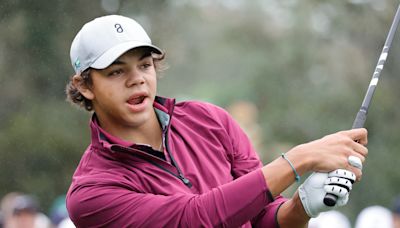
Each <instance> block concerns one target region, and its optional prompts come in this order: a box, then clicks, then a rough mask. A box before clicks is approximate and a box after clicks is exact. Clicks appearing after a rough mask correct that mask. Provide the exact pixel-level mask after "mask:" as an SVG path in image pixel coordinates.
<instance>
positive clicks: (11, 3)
mask: <svg viewBox="0 0 400 228" xmlns="http://www.w3.org/2000/svg"><path fill="white" fill-rule="evenodd" d="M397 4H398V1H394V0H380V1H374V0H345V1H324V0H318V1H317V0H303V1H300V0H288V1H278V0H253V1H245V0H236V1H230V0H215V1H211V0H205V1H188V0H175V1H172V0H171V1H167V0H164V1H159V0H157V1H155V0H147V1H139V0H135V1H133V0H131V1H127V0H125V1H124V0H120V1H117V0H96V1H84V0H70V1H62V0H56V1H44V0H25V1H22V0H1V1H0V28H1V32H0V97H1V99H0V173H1V176H0V196H2V195H4V194H6V193H7V192H11V191H22V192H26V193H32V194H35V195H37V196H38V197H39V199H40V201H41V204H42V207H43V209H44V210H47V209H48V207H49V206H50V204H51V203H52V201H53V200H54V199H55V198H56V196H58V195H60V194H64V193H65V192H66V191H67V189H68V186H69V183H70V180H71V176H72V174H73V172H74V169H75V167H76V165H77V163H78V162H79V159H80V157H81V154H82V153H83V151H84V149H85V148H86V146H87V145H88V142H89V130H88V120H89V117H90V114H89V113H87V112H85V111H83V110H79V109H78V108H75V107H74V106H72V105H70V104H69V103H67V102H66V101H65V93H64V89H65V85H66V83H67V82H68V80H69V77H70V76H71V75H72V74H73V69H72V67H71V64H70V60H69V47H70V44H71V42H72V39H73V38H74V36H75V34H76V33H77V32H78V30H79V29H80V28H81V26H82V25H83V24H84V23H86V22H87V21H89V20H91V19H93V18H94V17H97V16H101V15H106V14H122V15H125V16H129V17H132V18H134V19H136V20H137V21H138V22H139V23H141V24H142V25H143V27H144V28H145V29H146V30H147V31H148V33H149V35H150V37H152V40H153V43H155V44H156V45H157V46H159V47H161V48H162V49H164V50H165V51H166V53H167V63H168V65H169V69H168V70H166V71H165V72H163V73H162V78H161V79H160V80H159V95H162V96H169V97H176V98H177V99H178V100H186V99H196V100H203V101H209V102H213V103H215V104H217V105H220V106H222V107H225V108H227V109H228V110H235V111H232V112H235V118H242V119H243V118H244V119H245V120H243V121H242V120H238V121H239V122H241V123H243V124H247V125H246V126H244V128H245V129H246V130H247V131H248V132H249V135H251V137H252V138H254V141H255V144H257V148H258V150H259V153H260V156H261V157H262V159H263V161H264V162H265V163H267V162H269V161H271V160H273V159H275V158H276V157H278V156H279V154H280V153H281V152H284V151H286V150H288V149H290V148H291V147H292V146H294V145H297V144H300V143H304V142H307V141H310V140H314V139H318V138H320V137H321V136H323V135H326V134H329V133H333V132H335V131H339V130H344V129H349V128H350V127H351V125H352V122H353V119H354V117H355V115H356V113H357V111H358V109H359V107H360V105H361V102H362V99H363V97H364V94H365V92H366V89H367V87H368V84H369V81H370V79H371V76H372V73H373V70H374V68H375V65H376V62H377V59H378V57H379V54H380V52H381V50H382V46H383V44H384V41H385V38H386V35H387V32H388V30H389V27H390V25H391V22H392V19H393V16H394V13H395V11H396V8H397ZM399 33H400V32H399ZM399 60H400V34H397V36H396V37H395V39H394V41H393V45H392V48H391V50H390V53H389V57H388V60H387V62H386V65H385V69H384V70H383V73H382V77H381V80H380V83H379V86H378V88H377V90H376V93H375V96H374V99H373V102H372V105H371V108H370V112H369V116H368V120H367V122H366V127H367V128H368V130H369V145H368V147H369V151H370V153H369V157H368V159H367V161H366V163H365V164H364V170H363V180H362V181H361V182H360V183H358V184H357V185H355V186H354V189H353V191H352V194H351V198H350V202H349V204H348V206H347V207H345V208H343V209H341V211H342V212H344V213H345V214H346V215H348V216H349V217H350V218H351V219H352V220H354V218H355V216H356V215H357V213H359V212H360V210H361V209H362V208H364V207H366V206H369V205H374V204H380V205H383V206H386V207H390V206H391V202H392V200H393V198H394V197H395V196H396V195H397V194H398V193H399V180H400V172H398V170H397V167H398V166H399V165H398V164H399V153H400V151H399V149H398V148H399V147H400V134H399V133H400V131H399V127H400V105H398V103H399V102H398V100H399V98H400V89H399V83H400V75H398V73H397V72H399V70H400V64H398V63H397V62H398V61H399ZM237 102H242V103H243V102H245V103H246V104H250V106H239V107H242V108H239V114H237V110H238V108H236V109H231V108H232V107H237V106H234V105H235V104H237ZM243 107H252V108H253V109H251V110H253V111H254V112H255V113H254V112H252V113H248V114H244V117H243V116H242V117H240V111H248V110H249V108H243ZM246 117H251V118H250V120H248V119H249V118H247V120H246ZM246 121H247V122H250V123H247V122H246ZM248 126H249V127H248ZM304 179H305V178H303V180H304ZM297 186H298V185H296V184H294V185H293V186H292V188H290V189H289V190H288V191H286V192H285V195H286V196H290V195H291V194H292V192H293V191H294V190H295V188H296V187H297Z"/></svg>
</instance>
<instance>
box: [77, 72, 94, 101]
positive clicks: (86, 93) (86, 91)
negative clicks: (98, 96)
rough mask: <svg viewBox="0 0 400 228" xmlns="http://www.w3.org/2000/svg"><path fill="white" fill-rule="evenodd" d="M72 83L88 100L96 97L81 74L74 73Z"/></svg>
mask: <svg viewBox="0 0 400 228" xmlns="http://www.w3.org/2000/svg"><path fill="white" fill-rule="evenodd" d="M72 84H73V85H74V86H75V88H77V89H78V91H79V92H80V93H81V94H82V95H83V96H84V97H85V98H86V99H88V100H93V99H94V93H93V92H92V91H91V90H90V87H89V86H88V85H86V84H85V82H84V81H83V78H82V76H81V75H78V74H76V75H74V76H73V77H72Z"/></svg>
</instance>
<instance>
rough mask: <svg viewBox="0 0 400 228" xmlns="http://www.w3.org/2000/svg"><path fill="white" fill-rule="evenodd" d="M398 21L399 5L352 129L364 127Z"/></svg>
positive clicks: (329, 201) (331, 198) (329, 200)
mask: <svg viewBox="0 0 400 228" xmlns="http://www.w3.org/2000/svg"><path fill="white" fill-rule="evenodd" d="M399 19H400V5H399V6H398V7H397V12H396V14H395V16H394V19H393V22H392V26H391V27H390V30H389V33H388V35H387V37H386V41H385V44H384V46H383V49H382V52H381V55H380V57H379V60H378V63H377V65H376V67H375V71H374V73H373V75H372V79H371V82H370V83H369V86H368V90H367V93H366V94H365V97H364V100H363V102H362V104H361V108H360V110H359V111H358V113H357V116H356V118H355V120H354V122H353V126H352V129H356V128H362V127H363V126H364V123H365V120H366V119H367V113H368V108H369V105H370V103H371V99H372V96H373V95H374V92H375V88H376V85H377V84H378V81H379V76H380V74H381V72H382V69H383V66H384V64H385V61H386V58H387V55H388V52H389V49H390V46H391V44H392V41H393V37H394V34H395V33H396V29H397V25H398V23H399ZM336 200H337V196H336V195H333V194H329V193H327V194H326V195H325V198H324V204H325V205H326V206H330V207H333V206H335V204H336Z"/></svg>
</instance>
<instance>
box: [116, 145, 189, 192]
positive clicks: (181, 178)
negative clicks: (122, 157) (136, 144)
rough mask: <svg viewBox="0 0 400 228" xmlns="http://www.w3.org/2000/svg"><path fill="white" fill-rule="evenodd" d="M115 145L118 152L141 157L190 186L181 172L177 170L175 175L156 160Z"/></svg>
mask: <svg viewBox="0 0 400 228" xmlns="http://www.w3.org/2000/svg"><path fill="white" fill-rule="evenodd" d="M115 147H117V148H118V149H119V152H121V153H125V154H128V155H131V156H134V157H137V158H140V159H142V160H144V161H146V162H149V163H150V164H152V165H154V166H156V167H158V168H160V169H162V170H163V171H165V172H167V173H169V174H171V175H172V176H174V177H176V178H178V179H180V180H181V181H182V182H183V183H184V184H185V185H186V186H187V187H189V188H191V187H192V183H190V181H189V180H188V179H187V178H185V177H184V176H183V174H182V173H181V172H179V171H178V175H176V174H175V173H173V172H171V171H170V170H168V169H166V168H165V167H163V166H162V165H160V164H158V163H156V162H154V161H152V160H149V159H146V158H144V157H143V156H140V155H137V154H133V153H132V152H131V151H130V149H129V148H125V147H123V146H119V145H116V146H115ZM149 156H153V155H149ZM153 157H154V158H156V159H160V158H157V157H155V156H153ZM160 160H161V159H160ZM175 168H176V167H175Z"/></svg>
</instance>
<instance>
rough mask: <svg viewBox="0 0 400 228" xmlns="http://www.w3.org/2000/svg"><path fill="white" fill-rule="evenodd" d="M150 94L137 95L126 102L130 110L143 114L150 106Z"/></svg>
mask: <svg viewBox="0 0 400 228" xmlns="http://www.w3.org/2000/svg"><path fill="white" fill-rule="evenodd" d="M147 98H148V94H147V93H145V92H143V93H136V94H134V95H132V96H131V97H130V98H129V99H128V100H127V101H126V102H127V104H128V107H129V109H130V110H131V111H132V112H141V111H144V110H145V109H146V107H147V106H148V99H147Z"/></svg>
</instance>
